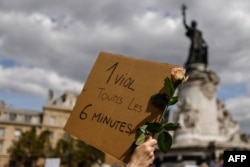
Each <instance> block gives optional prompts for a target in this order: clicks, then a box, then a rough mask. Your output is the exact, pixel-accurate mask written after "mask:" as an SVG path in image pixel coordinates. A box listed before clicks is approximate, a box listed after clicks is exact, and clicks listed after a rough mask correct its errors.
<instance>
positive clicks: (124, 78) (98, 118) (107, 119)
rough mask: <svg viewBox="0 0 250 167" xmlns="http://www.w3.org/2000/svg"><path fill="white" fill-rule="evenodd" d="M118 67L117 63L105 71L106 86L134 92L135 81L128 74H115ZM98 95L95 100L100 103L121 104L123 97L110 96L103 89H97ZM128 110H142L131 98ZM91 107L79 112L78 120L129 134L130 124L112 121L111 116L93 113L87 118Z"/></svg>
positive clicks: (88, 106) (91, 105)
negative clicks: (110, 85) (115, 86)
mask: <svg viewBox="0 0 250 167" xmlns="http://www.w3.org/2000/svg"><path fill="white" fill-rule="evenodd" d="M118 66H119V63H118V62H116V63H115V64H113V65H112V66H111V67H109V68H108V69H107V70H106V71H107V72H108V73H109V75H108V78H107V80H106V84H113V85H117V86H122V87H124V88H127V89H128V90H131V91H135V88H134V85H133V84H134V82H135V79H133V78H131V77H128V74H127V73H125V74H119V73H117V72H116V70H117V68H118ZM97 92H98V94H97V99H98V100H102V101H108V102H113V103H115V104H123V102H124V101H125V100H124V97H122V96H119V95H116V94H110V93H109V92H108V91H107V90H106V89H105V88H98V91H97ZM127 106H128V107H127V109H128V110H132V111H136V112H141V111H142V110H143V106H142V105H140V104H137V103H136V102H135V98H132V99H131V100H130V101H129V103H128V105H127ZM91 107H93V104H87V105H86V106H85V107H84V108H83V109H82V111H81V113H80V115H79V118H80V119H81V120H85V119H88V118H89V119H90V120H91V121H93V122H96V123H101V124H104V125H107V126H109V127H110V128H113V129H115V130H118V131H120V132H123V133H131V132H132V129H133V125H132V124H131V123H127V122H124V121H121V120H114V119H112V117H111V116H107V115H105V114H103V113H101V112H94V113H89V114H92V115H91V116H90V117H88V109H90V108H91Z"/></svg>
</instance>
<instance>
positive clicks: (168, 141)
mask: <svg viewBox="0 0 250 167" xmlns="http://www.w3.org/2000/svg"><path fill="white" fill-rule="evenodd" d="M157 143H158V146H159V149H160V150H161V151H162V152H164V153H167V152H168V150H170V148H171V145H172V136H171V135H170V134H169V133H168V132H166V131H163V132H161V133H160V134H159V136H158V139H157Z"/></svg>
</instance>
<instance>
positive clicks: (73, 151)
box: [54, 134, 104, 167]
mask: <svg viewBox="0 0 250 167" xmlns="http://www.w3.org/2000/svg"><path fill="white" fill-rule="evenodd" d="M54 156H55V157H60V158H61V162H62V164H67V166H68V167H71V166H72V165H73V162H77V163H78V164H79V166H91V165H93V164H95V163H102V162H103V161H104V153H103V152H102V151H100V150H98V149H96V148H94V147H92V146H90V145H87V144H86V143H85V142H83V141H81V140H78V139H74V138H73V137H71V136H70V135H69V134H64V136H63V138H61V139H60V140H58V142H57V145H56V148H55V152H54Z"/></svg>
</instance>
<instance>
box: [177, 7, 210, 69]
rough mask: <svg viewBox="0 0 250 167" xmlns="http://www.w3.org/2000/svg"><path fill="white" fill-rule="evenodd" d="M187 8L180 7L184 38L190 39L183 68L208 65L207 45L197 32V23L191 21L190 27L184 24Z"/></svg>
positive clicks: (199, 32)
mask: <svg viewBox="0 0 250 167" xmlns="http://www.w3.org/2000/svg"><path fill="white" fill-rule="evenodd" d="M186 9H187V7H186V6H185V5H182V16H183V24H184V26H185V28H186V30H187V32H186V36H187V37H188V38H190V41H191V46H190V50H189V56H188V60H187V62H186V63H185V66H188V65H190V64H194V63H203V64H205V65H207V64H208V60H207V44H206V42H205V40H204V39H203V37H202V32H201V31H199V30H198V29H197V28H196V27H197V22H196V21H194V20H193V21H192V22H191V26H188V25H187V23H186V13H185V11H186Z"/></svg>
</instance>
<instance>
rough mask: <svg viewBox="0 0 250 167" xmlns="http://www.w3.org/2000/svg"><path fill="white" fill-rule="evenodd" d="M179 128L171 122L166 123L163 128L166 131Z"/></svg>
mask: <svg viewBox="0 0 250 167" xmlns="http://www.w3.org/2000/svg"><path fill="white" fill-rule="evenodd" d="M179 127H180V125H179V124H178V123H172V122H169V123H167V124H166V125H165V126H164V128H165V129H166V130H167V131H170V130H176V129H178V128H179Z"/></svg>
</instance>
